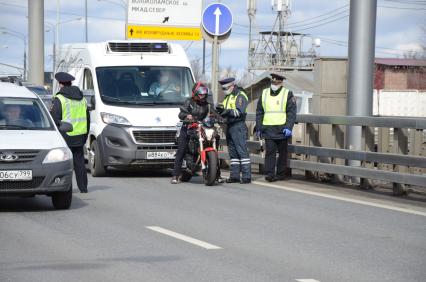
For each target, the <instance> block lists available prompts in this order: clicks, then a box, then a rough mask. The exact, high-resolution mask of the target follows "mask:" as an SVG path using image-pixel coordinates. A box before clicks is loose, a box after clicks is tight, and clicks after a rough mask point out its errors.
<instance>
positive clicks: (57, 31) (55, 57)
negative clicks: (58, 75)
mask: <svg viewBox="0 0 426 282" xmlns="http://www.w3.org/2000/svg"><path fill="white" fill-rule="evenodd" d="M60 9H61V3H60V0H56V25H55V43H54V45H55V55H54V60H53V61H54V68H53V74H55V72H56V64H57V61H58V60H57V58H58V57H59V20H60V14H61V13H60Z"/></svg>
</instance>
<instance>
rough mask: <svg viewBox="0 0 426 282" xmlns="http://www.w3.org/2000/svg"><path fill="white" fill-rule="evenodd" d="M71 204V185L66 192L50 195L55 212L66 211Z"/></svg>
mask: <svg viewBox="0 0 426 282" xmlns="http://www.w3.org/2000/svg"><path fill="white" fill-rule="evenodd" d="M71 202H72V185H70V189H69V190H68V191H66V192H55V193H54V194H53V195H52V204H53V207H54V208H55V209H57V210H67V209H69V208H70V206H71Z"/></svg>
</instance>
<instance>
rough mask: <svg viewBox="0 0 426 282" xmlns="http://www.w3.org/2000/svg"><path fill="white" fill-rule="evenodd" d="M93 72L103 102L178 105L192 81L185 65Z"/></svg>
mask: <svg viewBox="0 0 426 282" xmlns="http://www.w3.org/2000/svg"><path fill="white" fill-rule="evenodd" d="M96 75H97V79H98V85H99V92H100V93H101V98H102V101H103V102H104V103H106V104H121V105H133V106H135V105H136V106H137V105H156V104H159V105H161V104H164V105H180V104H182V103H183V102H184V101H185V100H186V98H188V97H190V95H191V88H192V85H193V83H194V80H193V78H192V75H191V71H190V69H189V68H186V67H158V66H120V67H99V68H97V69H96Z"/></svg>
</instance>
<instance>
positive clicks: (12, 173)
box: [0, 170, 33, 181]
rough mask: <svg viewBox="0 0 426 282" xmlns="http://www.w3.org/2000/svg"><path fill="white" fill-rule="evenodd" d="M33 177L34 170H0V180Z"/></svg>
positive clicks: (29, 178) (28, 178)
mask: <svg viewBox="0 0 426 282" xmlns="http://www.w3.org/2000/svg"><path fill="white" fill-rule="evenodd" d="M31 179H33V171H32V170H0V181H17V180H31Z"/></svg>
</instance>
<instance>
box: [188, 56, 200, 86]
mask: <svg viewBox="0 0 426 282" xmlns="http://www.w3.org/2000/svg"><path fill="white" fill-rule="evenodd" d="M190 63H191V69H192V72H193V73H194V76H195V80H196V81H201V80H202V79H203V66H202V63H201V58H195V59H193V60H191V62H190Z"/></svg>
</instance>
